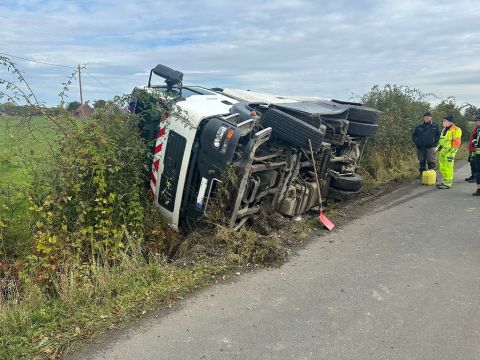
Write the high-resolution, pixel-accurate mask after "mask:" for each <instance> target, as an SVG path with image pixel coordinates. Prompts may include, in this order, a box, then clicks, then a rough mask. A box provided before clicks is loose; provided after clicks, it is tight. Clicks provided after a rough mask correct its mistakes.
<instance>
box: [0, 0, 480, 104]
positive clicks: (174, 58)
mask: <svg viewBox="0 0 480 360" xmlns="http://www.w3.org/2000/svg"><path fill="white" fill-rule="evenodd" d="M0 39H1V41H0V54H9V55H15V56H19V57H23V58H28V59H33V60H36V61H40V62H47V63H53V64H58V65H63V66H68V67H72V68H68V67H59V66H49V65H44V64H39V63H33V62H28V61H25V60H22V59H19V58H14V57H10V59H11V60H12V61H14V62H15V63H16V65H17V66H18V68H19V69H20V70H21V71H22V73H23V75H24V77H25V78H26V79H27V81H28V82H29V84H30V86H31V88H32V90H33V91H34V93H35V95H36V96H37V98H38V99H39V101H41V102H44V103H45V104H47V105H49V106H53V105H56V104H58V103H59V102H60V98H59V97H58V93H59V92H60V90H61V88H62V83H64V82H65V81H66V80H67V79H68V77H69V75H70V74H71V72H72V71H73V67H75V66H77V65H78V64H81V65H85V66H86V71H87V72H85V73H83V76H82V85H83V97H84V100H90V101H93V100H95V99H111V98H113V96H114V95H122V94H128V93H130V92H131V90H132V89H133V87H135V86H142V85H145V84H146V83H147V81H148V74H149V71H150V69H151V68H153V67H154V66H155V65H156V64H159V63H161V64H164V65H167V66H170V67H172V68H174V69H177V70H180V71H182V72H183V73H184V83H185V84H190V85H202V86H207V87H234V88H240V89H249V90H252V91H253V90H254V91H263V92H269V93H273V94H279V95H298V96H319V97H325V98H336V99H342V100H348V99H355V98H358V96H361V95H363V94H365V93H366V92H368V90H369V89H371V88H372V86H374V85H380V86H383V85H385V84H397V85H407V86H409V87H412V88H417V89H420V90H421V91H423V92H428V93H434V94H436V95H438V96H440V97H442V98H445V97H448V96H454V97H455V98H456V100H457V102H458V103H460V104H461V103H465V102H468V103H471V104H473V105H475V106H477V107H479V106H480V1H478V0H475V1H470V0H457V1H443V0H437V1H434V0H431V1H409V0H406V1H389V0H385V1H374V0H358V1H346V0H335V1H320V0H319V1H303V0H281V1H260V0H258V1H250V0H243V1H233V0H232V1H224V0H206V1H192V0H190V1H185V0H176V1H175V0H169V1H165V0H157V1H154V0H145V1H138V0H137V1H130V0H123V1H118V0H116V1H111V0H105V1H90V0H87V1H62V0H31V1H23V0H15V1H13V0H2V1H1V2H0ZM2 78H4V79H5V78H8V74H7V73H6V69H5V68H4V67H2V66H0V79H2ZM0 90H2V89H1V88H0ZM74 100H79V89H78V84H77V83H76V82H75V83H74V84H72V86H71V87H70V91H69V93H68V98H67V101H74ZM0 101H1V100H0Z"/></svg>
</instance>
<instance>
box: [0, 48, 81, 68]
mask: <svg viewBox="0 0 480 360" xmlns="http://www.w3.org/2000/svg"><path fill="white" fill-rule="evenodd" d="M0 55H4V56H8V57H13V58H17V59H22V60H25V61H29V62H33V63H37V64H43V65H49V66H57V67H62V68H67V69H75V66H68V65H60V64H52V63H48V62H45V61H39V60H33V59H27V58H25V57H22V56H16V55H11V54H6V53H2V52H0Z"/></svg>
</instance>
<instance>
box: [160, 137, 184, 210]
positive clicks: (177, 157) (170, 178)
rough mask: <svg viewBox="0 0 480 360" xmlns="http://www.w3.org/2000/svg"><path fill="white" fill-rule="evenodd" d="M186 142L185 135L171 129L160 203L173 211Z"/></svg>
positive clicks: (161, 184)
mask: <svg viewBox="0 0 480 360" xmlns="http://www.w3.org/2000/svg"><path fill="white" fill-rule="evenodd" d="M186 143H187V140H186V139H185V138H184V137H183V136H181V135H179V134H178V133H176V132H175V131H173V130H170V132H169V134H168V140H167V149H166V151H165V157H164V161H163V173H162V178H161V180H160V189H159V195H158V203H159V204H160V206H162V207H164V208H165V209H167V210H168V211H171V212H173V209H174V206H175V196H176V195H177V187H178V180H179V175H180V170H181V168H182V161H183V154H184V152H185V145H186Z"/></svg>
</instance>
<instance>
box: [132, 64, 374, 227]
mask: <svg viewBox="0 0 480 360" xmlns="http://www.w3.org/2000/svg"><path fill="white" fill-rule="evenodd" d="M153 75H156V76H157V77H160V78H162V79H164V81H165V84H162V85H154V84H153V81H152V80H154V79H152V77H153ZM157 77H155V79H158V78H157ZM182 81H183V74H182V73H181V72H179V71H176V70H172V69H170V68H168V67H166V66H164V65H157V66H156V67H155V68H153V69H152V70H151V72H150V78H149V81H148V85H147V86H146V87H143V88H135V89H134V91H133V93H132V98H131V101H130V103H129V110H130V111H132V112H135V113H137V114H140V115H142V116H143V117H142V121H141V132H142V134H143V136H144V137H145V138H146V139H148V140H152V141H153V142H154V143H155V145H154V147H153V149H154V150H153V163H152V172H151V178H150V183H149V186H150V191H151V194H152V196H153V199H154V202H155V203H156V204H157V205H158V207H159V208H160V211H161V212H162V214H163V215H164V216H165V218H166V219H167V221H168V222H169V223H170V224H171V226H172V227H174V228H176V229H189V228H191V227H193V226H196V225H197V224H199V223H201V222H202V219H203V218H204V217H205V215H206V214H208V211H209V206H211V204H212V201H214V200H215V198H216V195H217V193H218V190H219V188H220V187H221V185H222V182H223V181H224V179H225V175H226V173H227V172H231V171H233V172H234V175H235V182H234V184H235V185H234V187H233V189H230V196H229V197H228V200H227V202H228V203H227V204H224V207H223V208H224V210H225V216H226V219H228V220H227V225H228V226H230V227H231V228H233V229H240V228H241V227H242V226H244V225H245V224H247V223H249V222H252V221H253V220H254V218H255V214H257V213H258V212H259V211H260V210H261V209H262V208H263V209H265V210H266V211H267V212H268V211H270V212H272V211H277V212H280V213H281V214H284V215H286V216H296V215H300V214H303V213H305V212H306V211H308V210H309V209H311V208H313V207H315V206H317V205H318V203H319V195H318V188H317V182H316V179H315V172H314V168H313V166H314V165H313V161H312V157H311V155H312V154H311V152H310V146H309V145H310V144H311V145H312V148H313V156H314V158H315V164H316V170H317V173H318V176H319V178H320V181H319V185H320V191H321V194H322V197H326V198H329V199H334V200H349V199H351V198H354V197H355V196H357V195H358V194H359V193H360V191H361V189H362V177H361V176H360V175H359V174H358V173H357V170H358V166H359V162H360V160H361V157H362V154H363V149H364V147H365V143H366V139H367V138H368V137H371V136H374V135H375V133H376V132H377V129H378V122H379V120H380V118H381V112H379V111H377V110H375V109H372V108H369V107H366V106H364V105H362V104H359V103H351V102H345V101H338V100H327V99H322V98H304V97H283V96H272V95H269V94H262V93H256V92H252V91H243V90H236V89H227V88H224V89H220V88H212V89H209V88H204V87H199V86H184V85H183V84H182ZM152 108H157V109H160V110H159V111H158V112H155V111H154V112H152V111H150V112H147V111H146V109H152ZM152 114H157V115H152ZM222 201H223V200H222Z"/></svg>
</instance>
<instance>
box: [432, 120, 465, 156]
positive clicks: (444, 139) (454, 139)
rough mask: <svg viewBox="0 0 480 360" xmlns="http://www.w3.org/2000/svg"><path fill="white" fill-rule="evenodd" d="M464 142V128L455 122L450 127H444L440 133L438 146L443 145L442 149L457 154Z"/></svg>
mask: <svg viewBox="0 0 480 360" xmlns="http://www.w3.org/2000/svg"><path fill="white" fill-rule="evenodd" d="M461 144H462V129H460V128H459V127H458V126H456V125H455V124H453V125H452V126H450V129H448V130H446V129H443V131H442V134H441V135H440V141H439V142H438V146H439V147H441V149H442V150H441V151H446V152H450V153H452V154H455V153H456V152H457V150H458V148H459V147H460V145H461Z"/></svg>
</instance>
